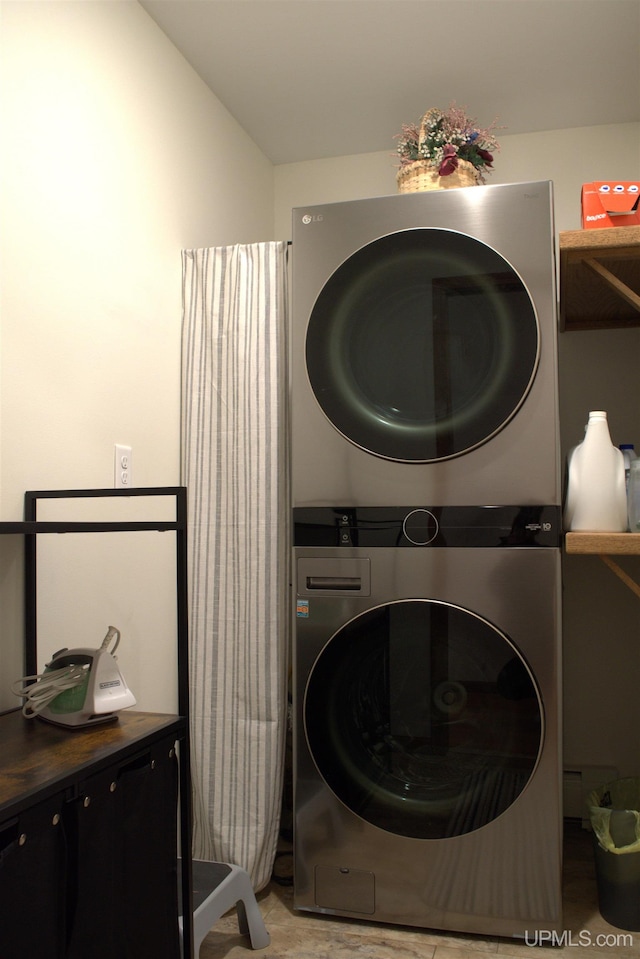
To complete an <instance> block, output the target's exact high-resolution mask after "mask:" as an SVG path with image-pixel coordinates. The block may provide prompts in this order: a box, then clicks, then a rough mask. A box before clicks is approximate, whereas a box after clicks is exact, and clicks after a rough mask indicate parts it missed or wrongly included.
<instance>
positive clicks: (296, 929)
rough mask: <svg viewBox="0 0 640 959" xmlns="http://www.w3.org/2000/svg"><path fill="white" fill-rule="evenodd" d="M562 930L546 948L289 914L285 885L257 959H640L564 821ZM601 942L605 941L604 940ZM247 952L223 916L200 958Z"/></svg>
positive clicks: (274, 888) (587, 840) (271, 896)
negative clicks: (613, 920)
mask: <svg viewBox="0 0 640 959" xmlns="http://www.w3.org/2000/svg"><path fill="white" fill-rule="evenodd" d="M564 864H565V866H564V926H565V929H566V932H565V933H564V936H565V941H564V944H563V945H561V946H557V947H556V948H553V949H552V950H550V948H549V947H548V946H545V947H542V946H538V945H535V944H534V943H532V944H530V945H527V944H526V942H525V941H524V940H513V939H489V938H486V937H483V936H470V935H465V934H455V933H444V932H438V931H435V930H434V931H431V930H424V929H409V928H407V927H399V926H389V925H380V924H377V923H368V922H361V921H354V920H351V919H341V918H336V917H328V916H320V915H315V914H312V913H299V912H294V910H293V906H292V892H291V888H290V887H285V886H280V885H278V884H276V883H273V882H272V883H271V884H270V885H269V886H268V887H267V889H265V890H264V891H263V892H261V893H259V895H258V903H259V906H260V910H261V912H262V915H263V917H264V920H265V924H266V926H267V929H268V931H269V934H270V936H271V944H270V946H268V947H267V948H266V949H262V950H260V951H259V952H255V953H253V955H255V956H256V959H490V957H491V959H521V957H523V956H530V957H532V959H534V957H536V956H541V955H544V956H546V957H547V959H551V957H552V959H561V957H563V959H564V957H568V956H571V957H572V959H596V957H598V959H601V957H605V959H606V957H608V956H609V957H611V959H640V932H624V931H622V930H620V929H616V928H615V927H613V926H610V925H609V924H608V923H606V922H605V920H604V919H603V918H602V917H601V915H600V913H599V911H598V905H597V893H596V886H595V870H594V864H593V852H592V849H591V836H590V834H589V833H588V832H586V831H585V830H583V829H581V827H580V825H579V824H578V823H567V824H566V828H565V853H564ZM602 937H604V938H602ZM250 955H252V951H251V948H250V945H249V940H248V939H245V938H244V937H243V936H241V935H239V933H238V924H237V920H236V916H235V913H234V912H232V913H228V914H227V915H226V916H224V917H223V918H222V919H221V920H220V921H219V922H218V923H217V924H216V925H215V926H214V928H213V929H212V930H211V932H210V933H209V935H208V936H207V937H206V939H205V940H204V942H203V943H202V947H201V949H200V959H240V957H245V959H248V957H249V956H250Z"/></svg>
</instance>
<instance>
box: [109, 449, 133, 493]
mask: <svg viewBox="0 0 640 959" xmlns="http://www.w3.org/2000/svg"><path fill="white" fill-rule="evenodd" d="M113 485H114V487H115V489H126V488H127V487H129V486H133V461H132V450H131V447H130V446H122V445H121V444H119V443H116V446H115V457H114V483H113Z"/></svg>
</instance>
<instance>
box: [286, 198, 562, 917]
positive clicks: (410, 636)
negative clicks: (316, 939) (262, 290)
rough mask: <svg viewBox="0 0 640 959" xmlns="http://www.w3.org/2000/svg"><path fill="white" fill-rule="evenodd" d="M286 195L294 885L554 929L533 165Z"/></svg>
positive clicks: (397, 910) (556, 494)
mask: <svg viewBox="0 0 640 959" xmlns="http://www.w3.org/2000/svg"><path fill="white" fill-rule="evenodd" d="M293 216H294V219H293V279H292V292H293V298H292V330H291V430H292V432H291V462H292V498H293V531H294V532H293V536H294V547H293V568H294V593H295V597H294V598H295V611H294V670H293V685H294V807H295V811H294V822H295V829H294V837H295V840H294V846H295V873H294V877H295V878H294V904H295V907H296V908H297V909H300V910H307V911H312V912H318V913H327V914H333V915H340V916H351V917H355V918H360V919H369V920H373V921H380V922H386V923H401V924H407V925H412V926H422V927H431V928H438V929H447V930H457V931H463V932H473V933H480V934H484V935H495V936H525V935H526V934H527V931H532V930H539V929H545V930H558V929H560V926H561V868H562V809H561V746H560V711H561V710H560V707H561V703H560V502H561V489H560V468H559V448H558V447H559V442H558V397H557V352H556V291H555V268H554V227H553V201H552V186H551V184H550V183H548V182H537V183H524V184H509V185H504V186H483V187H472V188H467V189H459V190H443V191H436V192H430V193H416V194H407V195H398V196H389V197H379V198H375V199H367V200H357V201H352V202H344V203H335V204H328V205H324V206H317V207H313V208H302V209H297V210H294V214H293Z"/></svg>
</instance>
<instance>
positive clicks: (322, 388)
mask: <svg viewBox="0 0 640 959" xmlns="http://www.w3.org/2000/svg"><path fill="white" fill-rule="evenodd" d="M538 359H539V325H538V319H537V316H536V312H535V309H534V306H533V303H532V300H531V297H530V296H529V293H528V291H527V290H526V288H525V286H524V284H523V282H522V280H521V279H520V277H519V276H518V274H517V273H516V272H515V271H514V269H513V268H512V267H511V266H510V264H509V263H507V261H506V260H505V259H504V258H503V257H502V256H500V255H499V254H498V253H497V252H496V251H495V250H493V249H491V248H490V247H488V246H487V245H486V244H484V243H482V242H480V241H479V240H476V239H474V238H473V237H470V236H467V235H466V234H461V233H456V232H453V231H449V230H442V229H419V230H406V231H402V232H399V233H393V234H391V235H389V236H385V237H382V238H381V239H378V240H375V241H374V242H372V243H370V244H368V245H367V246H365V247H363V248H361V249H360V250H358V251H357V252H356V253H354V254H353V255H352V256H351V257H349V258H348V259H347V260H346V261H345V262H344V263H343V264H342V265H341V266H340V267H339V268H338V269H337V270H336V271H335V273H334V274H333V275H332V276H331V277H330V278H329V280H328V281H327V283H326V285H325V286H324V288H323V289H322V291H321V292H320V294H319V296H318V298H317V300H316V302H315V304H314V307H313V310H312V312H311V316H310V319H309V325H308V328H307V338H306V366H307V372H308V376H309V380H310V384H311V388H312V390H313V392H314V394H315V397H316V399H317V401H318V403H319V404H320V406H321V408H322V410H323V411H324V413H325V415H326V416H327V417H328V419H329V420H330V421H331V423H332V424H333V425H334V427H335V428H336V429H337V430H338V431H339V432H340V433H342V434H343V435H344V436H345V437H346V438H347V439H348V440H350V441H351V442H352V443H354V444H355V445H356V446H359V447H361V448H362V449H364V450H367V451H368V452H371V453H374V454H376V455H378V456H382V457H384V458H387V459H392V460H397V461H402V462H432V461H435V460H441V459H448V458H450V457H453V456H458V455H460V454H461V453H465V452H467V451H468V450H470V449H473V448H475V447H477V446H480V445H481V444H483V443H485V442H486V441H487V440H489V439H490V438H491V437H492V436H494V435H495V434H496V433H497V432H498V431H499V430H501V429H502V428H503V427H504V426H505V425H506V423H508V422H509V420H510V419H511V418H512V417H513V416H514V414H515V413H516V412H517V410H518V408H519V407H520V405H521V404H522V402H523V400H524V398H525V396H526V395H527V393H528V391H529V389H530V387H531V384H532V382H533V379H534V376H535V372H536V369H537V365H538Z"/></svg>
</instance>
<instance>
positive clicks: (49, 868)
mask: <svg viewBox="0 0 640 959" xmlns="http://www.w3.org/2000/svg"><path fill="white" fill-rule="evenodd" d="M62 807H63V797H62V795H59V796H55V797H53V798H52V799H50V800H47V801H45V802H42V803H38V804H36V805H34V806H32V807H31V808H30V809H28V810H27V811H26V812H24V813H21V814H20V815H19V816H16V817H15V818H13V819H10V820H9V821H7V822H4V823H2V824H0V956H1V957H2V959H24V957H25V956H28V957H29V959H63V957H64V916H65V879H64V875H65V837H64V831H63V827H62V819H61V813H62ZM88 955H89V954H88Z"/></svg>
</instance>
